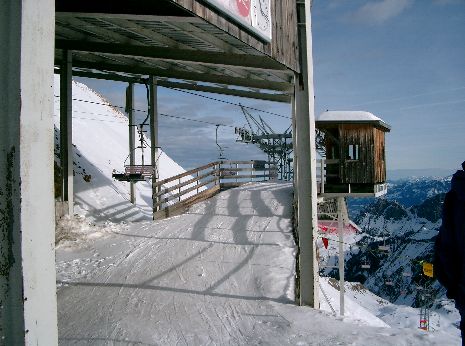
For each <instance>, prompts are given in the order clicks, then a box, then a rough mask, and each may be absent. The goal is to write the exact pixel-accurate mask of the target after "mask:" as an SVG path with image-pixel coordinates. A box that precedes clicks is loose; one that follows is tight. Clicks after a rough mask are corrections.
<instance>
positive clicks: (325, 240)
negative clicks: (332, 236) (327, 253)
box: [321, 238, 329, 249]
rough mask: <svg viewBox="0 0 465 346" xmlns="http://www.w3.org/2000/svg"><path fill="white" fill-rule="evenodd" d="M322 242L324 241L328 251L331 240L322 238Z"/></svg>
mask: <svg viewBox="0 0 465 346" xmlns="http://www.w3.org/2000/svg"><path fill="white" fill-rule="evenodd" d="M321 240H323V245H324V246H325V249H327V248H328V245H329V239H328V238H321Z"/></svg>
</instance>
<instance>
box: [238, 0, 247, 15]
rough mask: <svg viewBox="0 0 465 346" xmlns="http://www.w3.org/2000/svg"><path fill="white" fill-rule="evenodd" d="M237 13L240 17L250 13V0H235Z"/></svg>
mask: <svg viewBox="0 0 465 346" xmlns="http://www.w3.org/2000/svg"><path fill="white" fill-rule="evenodd" d="M236 3H237V8H238V9H239V14H240V15H241V16H242V17H248V16H249V14H250V0H236Z"/></svg>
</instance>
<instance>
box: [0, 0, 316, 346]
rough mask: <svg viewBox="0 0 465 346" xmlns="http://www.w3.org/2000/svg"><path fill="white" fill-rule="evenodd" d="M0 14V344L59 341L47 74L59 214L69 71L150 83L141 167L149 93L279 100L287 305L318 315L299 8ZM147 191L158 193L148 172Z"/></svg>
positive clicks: (185, 1)
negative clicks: (284, 137) (286, 120)
mask: <svg viewBox="0 0 465 346" xmlns="http://www.w3.org/2000/svg"><path fill="white" fill-rule="evenodd" d="M15 4H16V2H15ZM0 18H1V19H2V23H10V24H9V25H8V28H7V30H6V29H5V30H0V43H1V45H2V47H5V54H4V55H3V56H2V57H1V58H0V61H2V62H3V64H1V65H0V82H2V85H7V86H8V87H6V88H3V89H2V91H1V92H0V93H1V95H2V97H0V106H1V107H0V112H1V114H2V118H3V119H7V120H8V121H4V122H2V124H1V125H0V138H1V139H2V140H1V141H0V150H1V152H2V155H1V156H0V157H2V158H3V160H1V161H0V162H1V164H0V189H1V190H2V191H4V193H2V194H1V195H0V211H1V214H0V215H2V218H0V220H1V222H2V224H1V226H2V227H3V228H2V229H3V230H4V233H5V234H8V236H5V237H3V238H2V240H1V243H0V246H1V249H0V250H1V253H2V254H4V255H5V256H3V255H2V261H3V262H2V268H4V270H2V276H1V277H0V300H1V301H2V310H1V311H0V324H1V329H2V335H3V336H4V337H5V339H4V340H3V342H5V343H6V344H12V345H13V344H14V345H21V344H40V345H56V344H57V314H56V291H55V290H56V288H55V286H56V282H55V281H56V280H55V270H54V249H53V245H52V244H53V243H54V237H55V234H54V224H55V220H54V219H55V213H54V208H53V205H54V196H53V189H54V186H53V176H54V174H53V167H54V165H53V162H54V153H53V137H54V129H53V118H52V117H53V100H54V95H53V73H54V69H55V73H59V74H60V136H61V137H60V150H61V162H60V166H61V169H62V174H61V176H62V177H63V181H62V186H63V191H62V200H63V203H64V204H65V205H67V211H68V213H69V214H70V216H72V215H73V214H74V211H73V204H74V202H73V196H74V191H73V159H72V157H73V145H72V114H73V107H72V106H73V102H72V92H71V91H72V88H71V86H72V78H73V76H75V77H77V76H80V77H88V78H98V79H106V80H111V81H119V82H126V83H128V85H134V84H135V83H143V84H147V85H148V88H149V92H150V98H149V100H150V101H149V102H150V103H151V106H150V109H149V112H150V121H149V122H148V124H150V142H151V150H150V160H148V158H147V163H149V162H150V165H151V166H152V169H151V170H150V169H148V170H147V171H149V170H150V171H152V172H156V170H157V167H156V159H155V158H156V157H157V156H158V153H157V151H158V148H159V143H158V107H157V105H158V101H157V88H158V87H169V88H176V89H184V90H193V91H200V92H210V93H217V94H223V95H231V96H241V97H247V98H254V99H260V100H267V101H275V102H286V103H291V104H292V109H293V131H292V132H293V134H294V136H295V138H294V139H293V149H294V160H293V166H294V167H293V168H294V186H295V205H296V206H297V208H296V225H297V231H298V233H299V246H300V259H299V263H300V295H299V301H298V303H299V304H302V305H310V306H314V307H318V306H319V302H318V268H317V262H316V258H315V253H316V251H315V242H314V239H315V238H316V236H317V184H316V166H315V159H316V157H315V155H316V154H315V153H316V151H315V138H314V136H315V122H314V92H313V60H312V35H311V0H305V1H297V2H296V1H294V0H261V1H250V0H240V1H239V0H237V1H225V0H208V1H201V0H157V1H132V2H124V3H123V2H122V3H120V2H115V1H109V0H102V1H90V0H82V1H66V0H56V1H55V0H21V1H19V2H17V4H16V5H11V4H10V3H6V4H2V5H0ZM129 94H131V93H130V92H129ZM129 98H130V96H128V99H129ZM127 103H129V104H130V101H128V102H127ZM129 109H132V110H133V107H129ZM134 164H135V163H134ZM144 165H145V163H144ZM152 184H153V187H154V189H155V188H156V187H157V186H158V185H157V177H156V175H155V174H154V178H153V179H152ZM154 195H155V194H154ZM154 198H155V197H154ZM154 211H155V203H154ZM3 215H7V218H6V219H5V217H3Z"/></svg>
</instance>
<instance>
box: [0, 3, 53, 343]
mask: <svg viewBox="0 0 465 346" xmlns="http://www.w3.org/2000/svg"><path fill="white" fill-rule="evenodd" d="M54 4H55V2H54V0H17V1H1V2H0V46H1V47H2V49H3V51H2V54H1V55H0V85H2V88H0V119H1V121H0V336H1V337H2V339H1V340H0V344H1V345H25V344H26V345H52V346H53V345H57V343H58V341H57V339H58V331H57V305H56V286H55V285H56V284H55V279H56V278H55V253H54V244H55V215H54V191H53V189H54V184H53V160H54V154H53V146H54V143H53V137H54V133H53V132H54V131H53V62H54V51H53V48H54V30H55V29H54V27H55V7H54V6H55V5H54Z"/></svg>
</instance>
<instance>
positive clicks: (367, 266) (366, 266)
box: [361, 260, 371, 269]
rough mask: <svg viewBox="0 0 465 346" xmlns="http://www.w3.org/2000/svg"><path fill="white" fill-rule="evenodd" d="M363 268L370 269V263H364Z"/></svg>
mask: <svg viewBox="0 0 465 346" xmlns="http://www.w3.org/2000/svg"><path fill="white" fill-rule="evenodd" d="M361 268H362V269H370V268H371V264H370V262H368V261H367V260H365V261H363V262H362V264H361Z"/></svg>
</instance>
